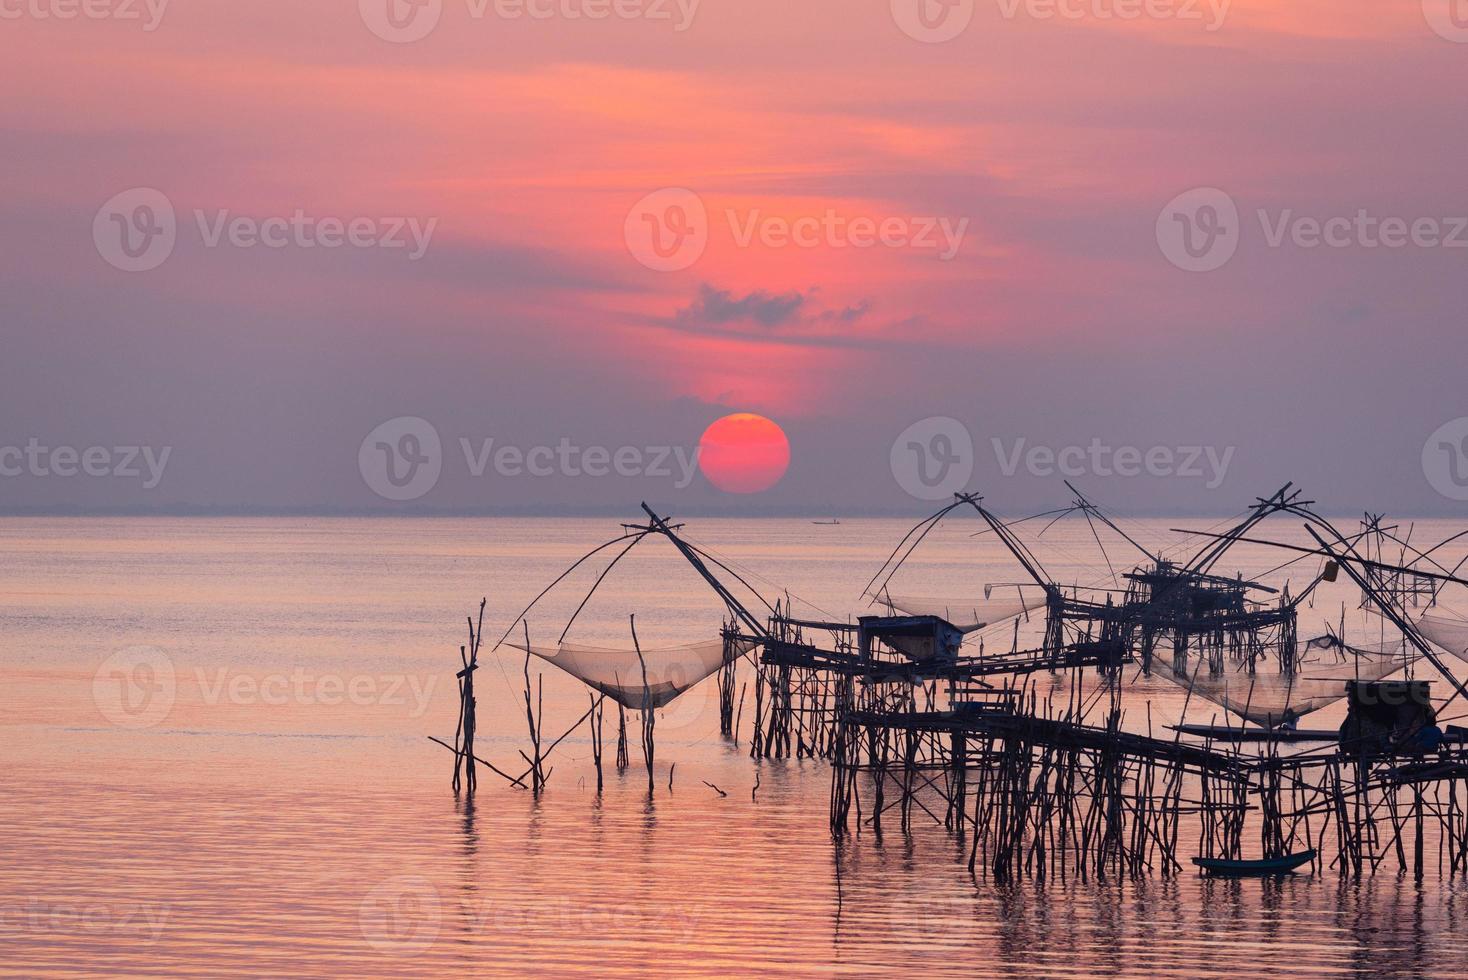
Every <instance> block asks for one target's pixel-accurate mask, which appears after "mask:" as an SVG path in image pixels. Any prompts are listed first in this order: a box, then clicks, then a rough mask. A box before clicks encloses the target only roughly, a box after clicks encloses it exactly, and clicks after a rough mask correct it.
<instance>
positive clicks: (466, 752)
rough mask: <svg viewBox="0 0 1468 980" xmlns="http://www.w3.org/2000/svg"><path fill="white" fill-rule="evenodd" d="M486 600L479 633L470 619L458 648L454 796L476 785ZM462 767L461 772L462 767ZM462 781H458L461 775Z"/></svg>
mask: <svg viewBox="0 0 1468 980" xmlns="http://www.w3.org/2000/svg"><path fill="white" fill-rule="evenodd" d="M488 601H489V600H488V599H487V598H482V599H480V600H479V629H477V630H476V629H475V628H474V619H473V617H470V618H469V646H468V648H467V650H466V648H465V647H463V646H460V647H459V661H460V663H461V664H462V665H463V669H462V670H460V671H459V673H458V675H457V677H458V681H459V727H458V728H457V729H456V730H455V731H454V779H453V787H454V792H455V793H458V792H459V790H460V789H461V788H466V787H467V789H468V791H469V792H470V793H473V792H474V788H475V786H476V785H478V780H477V778H476V776H475V773H474V704H475V702H474V671H475V670H477V669H478V668H479V641H480V639H481V637H482V634H483V632H484V606H485V604H486V603H487V602H488ZM461 766H462V770H461V768H460V767H461ZM461 771H462V773H463V779H462V781H461V780H460V772H461Z"/></svg>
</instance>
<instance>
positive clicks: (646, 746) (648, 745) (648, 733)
mask: <svg viewBox="0 0 1468 980" xmlns="http://www.w3.org/2000/svg"><path fill="white" fill-rule="evenodd" d="M628 622H629V623H630V625H631V627H632V647H633V649H635V650H636V651H637V662H638V663H639V664H640V665H641V666H642V758H643V761H644V762H646V763H647V794H648V795H649V796H651V795H652V792H653V782H652V760H653V751H654V746H653V726H654V725H655V724H656V723H657V720H656V716H655V715H654V714H653V710H652V689H651V687H650V686H649V685H648V683H647V661H645V660H643V659H642V645H641V644H640V643H638V642H637V615H636V613H633V614H632V615H631V616H629V617H628Z"/></svg>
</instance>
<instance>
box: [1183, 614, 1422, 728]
mask: <svg viewBox="0 0 1468 980" xmlns="http://www.w3.org/2000/svg"><path fill="white" fill-rule="evenodd" d="M1296 662H1297V664H1298V669H1297V670H1296V671H1295V672H1293V673H1281V672H1280V671H1279V669H1278V663H1279V662H1278V659H1277V651H1276V654H1275V655H1274V656H1266V657H1264V658H1262V660H1261V661H1260V662H1259V663H1258V664H1257V665H1256V667H1255V669H1254V671H1253V672H1252V673H1251V672H1250V671H1249V670H1248V668H1247V666H1244V665H1234V664H1230V665H1229V666H1228V667H1227V668H1226V669H1225V670H1224V671H1223V672H1222V673H1221V674H1210V673H1209V672H1208V667H1207V665H1206V664H1203V665H1201V666H1200V665H1199V662H1198V661H1197V660H1196V659H1195V660H1192V661H1190V662H1189V667H1188V672H1187V673H1182V672H1179V671H1177V670H1175V669H1166V670H1163V671H1161V673H1162V674H1163V676H1165V677H1167V678H1169V679H1171V680H1173V681H1175V682H1176V683H1178V684H1180V685H1182V686H1183V687H1186V688H1190V689H1191V690H1192V692H1193V693H1194V694H1196V695H1198V696H1199V697H1201V698H1204V699H1206V700H1208V701H1211V702H1213V703H1214V704H1217V705H1219V706H1221V707H1223V708H1226V709H1228V710H1229V711H1231V712H1233V713H1234V714H1236V715H1238V716H1239V717H1241V718H1245V719H1247V720H1249V721H1252V722H1254V723H1255V724H1257V725H1262V726H1264V727H1266V728H1273V727H1275V726H1277V725H1281V724H1284V723H1285V722H1287V721H1293V720H1295V719H1297V718H1300V717H1302V716H1304V715H1307V714H1309V713H1310V712H1312V711H1318V710H1320V709H1321V708H1324V707H1326V706H1327V705H1329V704H1333V703H1334V702H1336V701H1339V700H1340V699H1342V698H1344V697H1345V696H1346V682H1347V681H1352V680H1362V681H1376V680H1381V679H1382V678H1384V677H1387V676H1389V675H1390V674H1393V673H1395V672H1396V671H1398V670H1401V669H1403V668H1404V667H1405V666H1406V665H1407V662H1408V659H1407V652H1406V648H1405V646H1404V644H1403V642H1402V641H1401V640H1396V641H1388V642H1386V643H1371V644H1365V645H1363V646H1346V645H1343V644H1341V643H1340V641H1338V640H1337V639H1336V638H1335V637H1332V636H1320V637H1316V638H1315V639H1312V640H1309V641H1307V642H1305V643H1303V644H1301V645H1300V646H1299V648H1298V649H1297V651H1296ZM1195 668H1196V669H1195Z"/></svg>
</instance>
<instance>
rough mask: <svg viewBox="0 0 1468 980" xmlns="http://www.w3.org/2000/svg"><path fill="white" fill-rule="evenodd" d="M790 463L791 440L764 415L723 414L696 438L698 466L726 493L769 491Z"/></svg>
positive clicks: (747, 413)
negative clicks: (700, 436)
mask: <svg viewBox="0 0 1468 980" xmlns="http://www.w3.org/2000/svg"><path fill="white" fill-rule="evenodd" d="M789 465H790V440H788V439H786V438H785V433H784V432H783V431H782V430H781V429H780V427H779V426H778V425H776V424H775V423H774V422H771V421H770V420H769V419H767V418H765V417H764V416H763V415H754V414H752V413H750V412H738V413H735V414H734V415H725V416H724V417H723V418H721V419H719V420H718V421H717V422H715V423H714V424H713V425H710V426H709V427H708V428H707V429H704V430H703V436H702V438H700V439H699V440H698V468H699V469H701V470H703V475H704V476H705V477H706V478H707V479H708V481H709V482H710V483H712V484H713V485H714V486H716V487H718V488H719V489H720V490H723V491H724V492H725V493H759V492H760V491H761V490H768V489H769V488H770V487H772V486H774V485H775V484H776V483H779V482H780V477H782V476H784V475H785V470H786V468H787V467H788V466H789Z"/></svg>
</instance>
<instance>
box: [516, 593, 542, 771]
mask: <svg viewBox="0 0 1468 980" xmlns="http://www.w3.org/2000/svg"><path fill="white" fill-rule="evenodd" d="M524 626H525V719H526V722H527V723H528V725H529V728H530V748H531V752H532V754H531V755H530V756H525V753H523V752H522V753H520V754H521V756H522V757H524V758H525V760H526V761H527V762H529V763H530V791H531V792H532V793H534V794H535V795H536V796H539V795H540V791H541V790H542V789H543V788H544V787H545V771H544V769H543V768H542V766H541V754H540V722H539V721H538V720H537V719H536V717H535V715H536V711H535V705H534V704H532V702H531V700H530V623H529V622H528V621H526V622H525V623H524ZM539 694H540V696H539V698H538V699H537V700H538V701H539V702H540V704H541V705H542V706H543V705H544V695H545V682H544V679H543V678H542V679H541V685H540V692H539Z"/></svg>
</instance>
